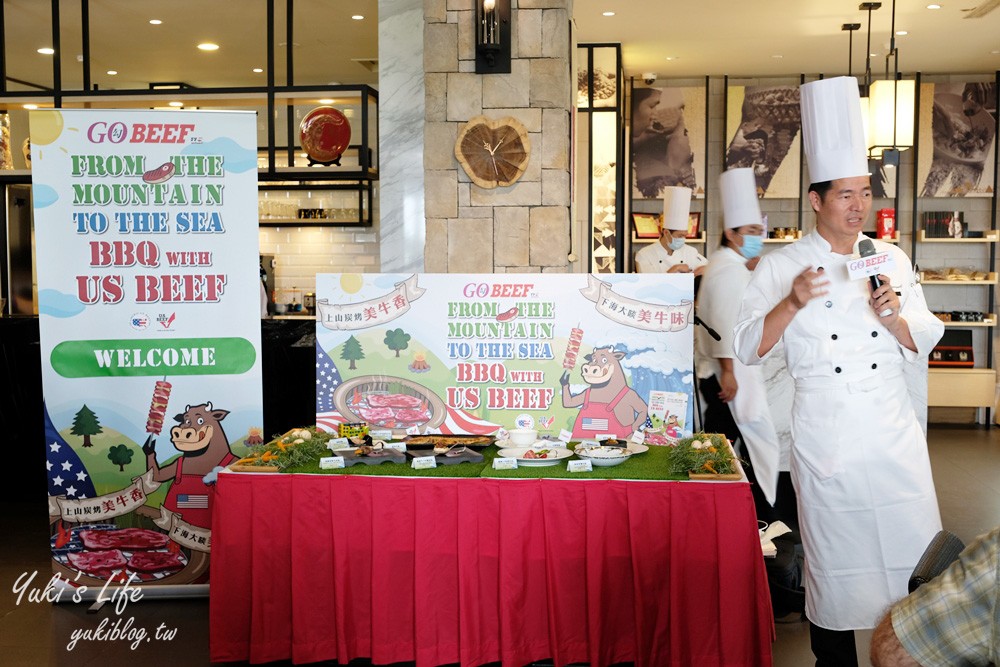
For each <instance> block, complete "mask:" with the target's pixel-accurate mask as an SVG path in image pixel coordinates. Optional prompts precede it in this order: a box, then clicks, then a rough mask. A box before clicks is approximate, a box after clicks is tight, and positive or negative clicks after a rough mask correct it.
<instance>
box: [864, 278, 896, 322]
mask: <svg viewBox="0 0 1000 667" xmlns="http://www.w3.org/2000/svg"><path fill="white" fill-rule="evenodd" d="M879 280H880V281H881V282H882V284H881V285H879V287H878V289H876V290H873V291H872V296H871V299H869V300H868V303H869V304H870V305H871V307H872V310H874V311H875V314H876V315H878V316H879V318H880V321H881V322H882V324H883V325H884V326H885V327H886V328H889V329H891V328H892V326H893V324H895V323H896V320H898V319H899V296H898V295H897V294H896V291H895V290H894V289H892V285H890V284H889V278H888V277H887V276H884V275H881V274H879ZM869 289H871V287H870V286H869Z"/></svg>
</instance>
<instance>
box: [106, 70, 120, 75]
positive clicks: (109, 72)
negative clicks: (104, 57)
mask: <svg viewBox="0 0 1000 667" xmlns="http://www.w3.org/2000/svg"><path fill="white" fill-rule="evenodd" d="M116 74H118V70H116V69H109V70H108V76H115V75H116Z"/></svg>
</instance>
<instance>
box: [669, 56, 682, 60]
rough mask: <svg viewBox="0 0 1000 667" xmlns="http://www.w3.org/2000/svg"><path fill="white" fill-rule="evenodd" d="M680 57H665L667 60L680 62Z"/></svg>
mask: <svg viewBox="0 0 1000 667" xmlns="http://www.w3.org/2000/svg"><path fill="white" fill-rule="evenodd" d="M680 59H681V57H680V56H667V60H680Z"/></svg>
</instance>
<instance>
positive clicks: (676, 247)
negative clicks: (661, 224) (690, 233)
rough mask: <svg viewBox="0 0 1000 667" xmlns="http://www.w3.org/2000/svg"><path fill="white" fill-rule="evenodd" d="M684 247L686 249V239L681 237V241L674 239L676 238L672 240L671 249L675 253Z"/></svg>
mask: <svg viewBox="0 0 1000 667" xmlns="http://www.w3.org/2000/svg"><path fill="white" fill-rule="evenodd" d="M683 247H684V237H681V238H679V239H674V238H672V239H670V249H671V250H673V251H674V252H676V251H678V250H680V249H681V248H683Z"/></svg>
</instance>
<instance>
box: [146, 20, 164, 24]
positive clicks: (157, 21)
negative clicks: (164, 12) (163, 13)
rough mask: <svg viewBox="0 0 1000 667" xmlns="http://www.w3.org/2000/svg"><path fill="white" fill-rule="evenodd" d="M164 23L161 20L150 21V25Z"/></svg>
mask: <svg viewBox="0 0 1000 667" xmlns="http://www.w3.org/2000/svg"><path fill="white" fill-rule="evenodd" d="M161 23H163V21H161V20H160V19H149V25H160V24H161Z"/></svg>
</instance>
